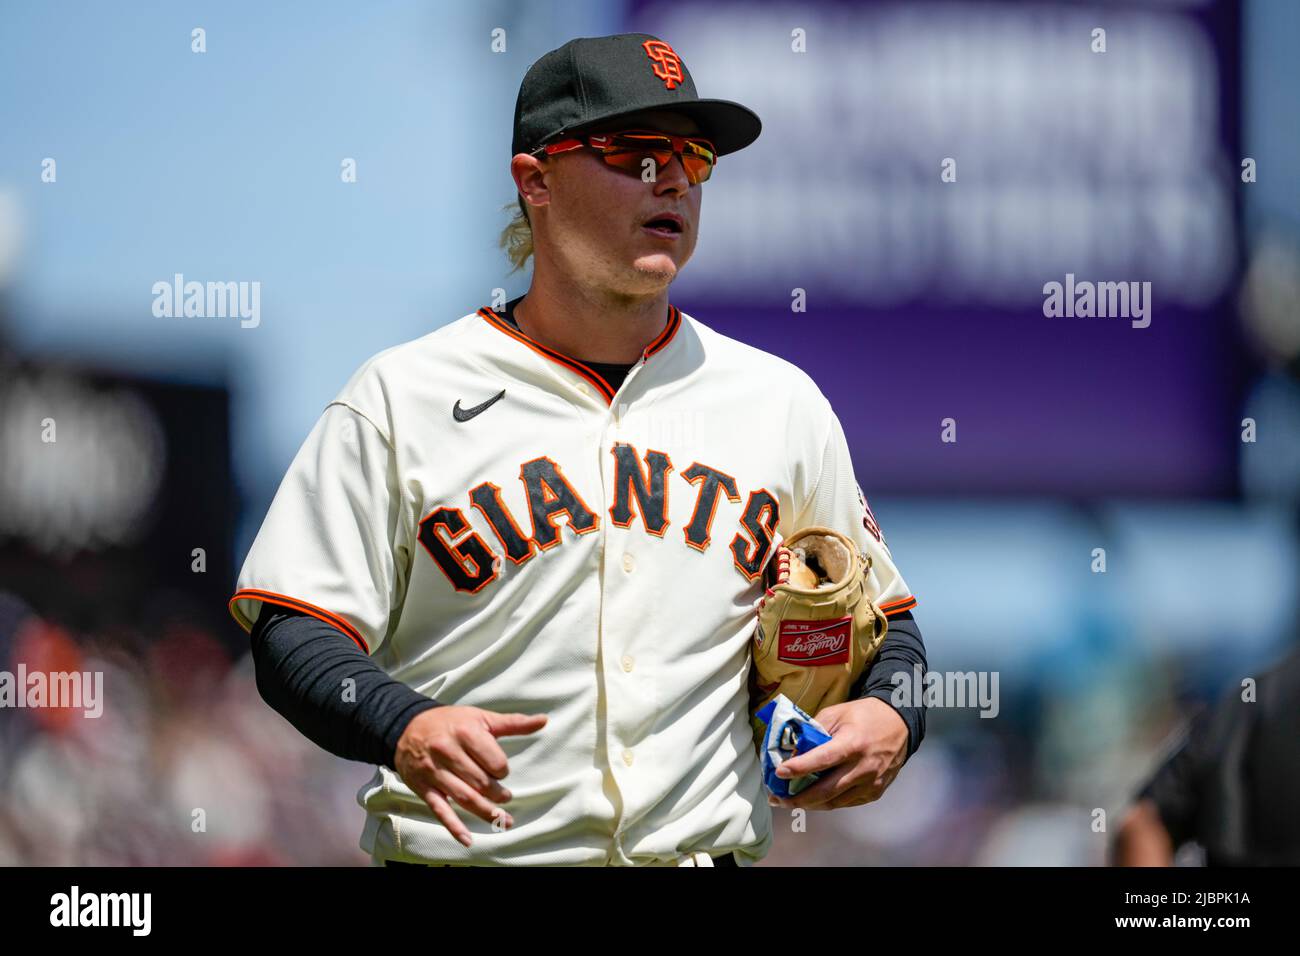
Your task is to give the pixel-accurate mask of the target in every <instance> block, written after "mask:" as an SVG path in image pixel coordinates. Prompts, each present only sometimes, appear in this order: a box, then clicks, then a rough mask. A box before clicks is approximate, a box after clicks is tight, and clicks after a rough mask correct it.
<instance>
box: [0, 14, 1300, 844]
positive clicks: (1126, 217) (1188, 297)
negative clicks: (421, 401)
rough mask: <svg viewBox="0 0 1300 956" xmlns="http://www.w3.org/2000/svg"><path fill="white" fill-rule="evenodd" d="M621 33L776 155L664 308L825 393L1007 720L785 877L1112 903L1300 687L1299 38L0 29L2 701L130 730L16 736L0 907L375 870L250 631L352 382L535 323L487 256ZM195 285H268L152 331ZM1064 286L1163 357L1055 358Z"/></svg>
mask: <svg viewBox="0 0 1300 956" xmlns="http://www.w3.org/2000/svg"><path fill="white" fill-rule="evenodd" d="M195 27H202V28H204V30H205V31H206V43H207V52H205V53H202V54H196V53H193V52H191V30H192V29H194V28H195ZM1097 27H1101V28H1104V29H1105V30H1106V33H1107V50H1106V52H1105V53H1104V54H1099V53H1093V52H1091V50H1090V44H1091V31H1092V30H1093V29H1094V28H1097ZM497 28H500V29H503V30H504V31H505V37H506V41H507V49H506V51H505V52H502V53H494V52H492V49H491V45H490V44H491V39H492V35H491V34H492V31H493V30H494V29H497ZM797 29H798V30H803V31H805V35H806V38H807V52H806V53H803V54H793V53H791V42H792V31H794V30H797ZM626 30H637V31H645V32H650V33H655V34H657V35H660V36H663V37H664V38H665V39H667V40H668V41H669V42H670V43H671V44H672V45H673V46H674V47H675V48H676V49H677V50H678V51H679V52H680V53H681V54H682V56H683V58H684V59H685V61H686V63H687V64H688V66H689V67H690V69H691V70H692V73H693V74H694V77H695V80H696V82H697V84H698V86H699V88H700V89H701V91H702V94H703V95H705V96H718V97H724V98H735V99H739V100H741V101H742V102H745V103H746V104H748V105H750V106H752V107H753V108H754V109H755V110H756V111H757V112H758V113H759V115H760V116H761V117H762V118H763V121H764V133H763V136H762V137H761V138H760V139H759V141H758V142H757V143H756V144H755V146H754V147H752V148H751V149H749V150H746V151H745V152H743V153H740V154H737V155H736V156H734V157H726V158H724V159H723V161H722V163H721V164H720V165H719V167H718V174H717V175H716V176H715V177H714V179H713V181H711V182H710V183H709V184H708V186H707V188H706V194H707V196H706V202H705V203H704V207H703V221H702V236H701V243H700V246H699V249H698V251H697V254H696V257H695V260H694V261H693V262H692V263H691V265H690V266H689V267H688V268H687V269H686V271H685V272H684V274H683V277H682V279H681V280H680V281H679V283H678V284H677V285H676V286H675V287H674V293H673V301H674V302H675V303H676V304H677V305H679V306H680V307H681V308H683V309H684V310H685V311H687V312H689V313H691V314H693V315H695V316H697V317H698V318H700V319H701V320H703V321H704V322H706V323H708V324H711V325H713V326H714V327H716V328H719V329H721V330H723V331H725V332H727V333H729V334H732V335H735V336H737V337H739V338H742V339H744V340H746V341H749V342H752V343H753V344H756V345H758V346H759V347H761V348H765V349H767V350H769V351H772V352H775V353H777V354H780V355H783V356H785V357H787V358H790V359H791V360H793V361H795V362H796V363H798V364H800V365H801V366H802V367H803V368H805V369H806V370H807V371H808V372H809V373H810V374H812V375H813V377H814V378H815V379H816V380H817V381H818V382H819V384H820V385H821V386H822V388H823V390H824V391H825V392H826V393H827V395H828V396H829V397H830V398H831V400H832V402H833V403H834V404H835V406H836V408H837V410H838V412H839V415H840V417H841V419H842V420H843V422H844V424H845V428H846V431H847V432H848V435H849V438H850V442H851V444H852V446H853V448H854V454H855V459H856V465H857V470H858V474H859V477H860V480H861V483H862V485H863V486H864V488H865V489H866V491H867V494H868V495H869V496H870V497H871V500H872V504H873V507H874V510H875V512H876V514H877V516H878V517H879V518H880V519H881V521H882V524H883V526H884V529H885V532H886V534H887V536H888V538H889V541H890V544H891V546H892V548H893V550H894V554H895V557H896V558H897V560H898V562H899V565H900V567H901V568H902V569H903V572H904V574H905V575H906V577H907V579H908V582H909V583H910V584H911V586H912V589H913V591H914V593H916V594H917V595H918V597H919V600H920V604H919V606H918V609H917V616H918V620H919V621H920V623H921V627H922V629H923V632H924V634H925V637H926V641H927V645H928V649H929V658H930V660H929V663H930V667H931V669H933V670H941V671H965V670H980V671H996V672H998V674H999V678H1000V706H999V711H998V714H997V716H996V717H995V718H992V719H987V718H981V717H980V716H979V713H978V712H977V711H976V710H974V709H964V710H956V709H952V710H942V709H932V710H931V711H930V713H929V718H928V720H929V729H928V735H927V738H926V740H925V743H924V745H923V746H922V748H921V750H920V751H919V752H918V753H917V754H916V756H915V757H913V758H912V760H911V761H910V763H909V765H908V767H907V769H906V770H905V772H904V773H902V774H901V775H900V776H899V778H898V780H897V782H896V783H895V784H894V785H893V787H892V789H891V790H890V791H889V792H888V793H887V794H886V796H885V797H884V799H882V800H881V801H880V802H878V803H876V804H872V805H870V806H867V807H861V808H857V809H854V810H847V811H840V812H837V813H834V814H815V815H812V816H811V817H810V819H809V825H808V832H807V833H800V834H792V833H789V832H787V830H788V828H787V827H785V826H784V824H783V821H782V820H780V819H778V820H777V842H776V846H775V849H774V851H773V853H772V855H771V856H770V857H769V858H768V861H769V862H773V863H798V864H879V863H889V864H920V865H929V864H959V865H960V864H976V865H981V864H1079V865H1092V864H1100V863H1102V862H1104V859H1105V852H1106V836H1107V835H1106V834H1098V833H1095V832H1094V831H1093V829H1092V827H1091V823H1092V811H1093V810H1094V808H1103V809H1105V810H1106V811H1107V812H1108V814H1109V815H1110V820H1111V821H1112V822H1113V823H1115V822H1118V814H1119V813H1120V811H1121V810H1122V809H1123V807H1124V806H1125V804H1126V802H1127V800H1128V799H1129V797H1130V795H1131V794H1132V792H1133V791H1134V789H1135V788H1136V787H1137V785H1138V784H1139V783H1140V782H1141V781H1142V779H1143V778H1144V775H1145V774H1147V773H1149V772H1150V770H1151V769H1152V768H1153V766H1154V764H1155V761H1156V760H1157V758H1158V756H1159V754H1160V752H1161V748H1162V746H1163V745H1164V743H1165V741H1166V740H1167V739H1168V738H1169V735H1170V734H1171V733H1172V732H1173V731H1174V730H1175V729H1176V728H1177V727H1178V726H1179V722H1180V720H1182V719H1183V718H1184V717H1185V716H1186V715H1187V714H1189V713H1190V712H1191V711H1192V710H1193V709H1194V708H1196V707H1197V706H1198V705H1199V704H1201V703H1202V702H1204V701H1207V700H1209V699H1210V698H1211V697H1213V696H1214V695H1215V694H1216V693H1217V692H1218V691H1220V690H1221V689H1222V688H1224V687H1226V686H1228V685H1230V684H1234V683H1236V682H1238V681H1239V680H1240V679H1241V678H1242V677H1243V676H1249V675H1251V674H1253V673H1256V672H1257V671H1258V670H1259V669H1261V668H1262V667H1264V666H1265V665H1267V664H1268V663H1270V662H1271V661H1273V660H1275V659H1276V658H1277V657H1279V656H1280V655H1281V654H1282V653H1283V651H1284V650H1285V649H1286V648H1288V647H1290V646H1292V645H1293V644H1294V643H1295V642H1296V640H1297V582H1298V581H1300V524H1298V523H1297V520H1296V515H1297V496H1298V494H1300V189H1297V181H1298V178H1297V174H1298V173H1300V124H1297V122H1296V117H1297V115H1300V111H1298V110H1297V107H1298V106H1300V102H1298V100H1300V67H1298V66H1297V59H1296V57H1295V50H1296V46H1297V42H1300V4H1297V3H1293V2H1290V0H1248V2H1242V3H1230V2H1213V0H1204V2H1193V0H1186V2H1179V0H1160V2H1155V0H1152V2H1133V3H1100V2H1094V3H1089V2H1052V0H1042V2H1035V3H1013V2H912V3H903V2H874V3H871V2H868V3H843V2H828V0H809V2H804V3H799V4H788V3H767V2H718V0H709V2H695V0H681V2H674V3H652V2H651V3H647V2H622V3H619V2H610V0H601V2H559V0H551V2H527V3H524V2H513V3H505V2H475V3H469V2H463V3H461V2H458V3H451V2H445V3H414V2H405V3H396V2H375V3H368V4H342V3H321V4H308V3H286V4H276V5H273V6H267V5H262V4H254V3H249V2H241V3H229V4H216V3H191V4H184V5H177V4H168V3H161V2H142V3H136V4H131V5H129V6H128V7H125V8H122V7H118V6H106V5H102V4H95V3H89V2H66V3H60V4H35V3H26V4H19V3H10V4H5V5H4V6H3V7H0V50H3V55H0V669H7V670H9V671H14V670H15V669H16V667H17V666H18V664H19V663H20V662H21V663H25V664H26V666H27V667H28V668H29V669H37V668H45V669H49V670H65V669H74V668H75V669H85V670H101V671H103V672H104V673H105V689H106V701H105V711H104V715H103V717H101V718H99V719H97V720H92V719H86V718H83V717H81V716H79V715H77V714H75V713H71V712H67V711H60V710H0V863H4V864H10V865H14V864H83V863H84V864H154V863H157V864H163V863H175V864H189V863H216V864H260V863H269V864H278V863H285V864H292V863H305V864H325V863H329V864H354V863H355V864H364V863H366V862H367V861H368V857H367V856H366V855H365V854H364V853H362V852H361V851H360V850H359V849H357V848H356V842H357V839H358V836H359V834H360V830H361V825H362V819H363V817H362V812H361V810H360V809H359V808H358V807H357V806H356V805H355V802H354V795H355V791H356V789H357V788H358V787H359V786H360V785H361V784H362V783H363V782H364V781H365V780H366V779H367V777H368V776H369V770H368V769H367V768H366V767H363V766H361V765H357V764H349V763H346V762H344V761H340V760H337V759H335V758H333V757H331V756H330V755H328V754H325V753H323V752H322V751H319V750H318V749H316V748H315V747H314V746H313V745H312V744H310V743H308V742H306V741H305V740H303V739H302V738H301V737H299V735H298V734H297V733H296V732H295V731H294V730H293V729H292V728H291V727H290V726H289V725H288V724H287V723H285V722H284V721H283V720H282V719H281V718H280V717H279V716H278V715H276V714H275V713H274V712H273V711H271V710H270V709H269V708H268V707H266V706H265V705H264V704H263V703H262V702H261V700H260V698H259V697H258V695H257V691H256V688H255V686H254V682H253V673H252V668H251V662H250V659H249V656H248V654H247V647H246V638H245V637H244V635H243V633H242V631H241V630H240V629H239V628H238V626H237V625H236V624H235V623H234V622H233V621H232V620H231V619H230V618H229V617H228V616H227V614H226V610H225V601H226V599H227V597H228V596H229V594H230V593H231V591H232V585H233V582H234V576H235V573H236V571H237V569H238V566H239V563H240V562H241V560H242V558H243V555H244V553H245V551H246V550H247V548H248V545H249V544H250V543H251V541H252V538H253V536H254V534H255V533H256V531H257V528H258V526H259V524H260V522H261V520H262V517H263V515H264V513H265V510H266V508H267V506H268V505H269V503H270V500H271V497H272V495H273V494H274V492H275V489H276V487H277V484H278V482H279V480H280V477H281V476H282V474H283V473H284V470H285V468H286V467H287V466H288V464H289V462H290V460H291V458H292V456H293V455H294V453H295V452H296V450H297V448H298V446H299V444H300V443H301V441H302V440H303V438H304V437H305V436H306V434H307V432H308V430H309V429H310V427H311V425H312V424H313V423H314V421H315V420H316V418H317V416H318V415H319V414H320V411H321V409H322V408H323V406H324V405H325V403H326V402H328V401H329V400H330V399H331V398H333V396H334V395H335V394H336V392H337V390H338V389H339V387H340V386H341V385H342V384H343V383H344V382H345V381H346V379H347V378H348V376H349V375H350V373H351V372H352V370H353V369H354V368H355V367H356V366H357V365H359V364H360V362H361V361H362V360H363V359H364V358H366V357H368V356H369V355H371V354H373V353H375V352H377V351H379V350H381V349H383V348H386V347H388V346H390V345H393V344H396V343H399V342H402V341H406V340H408V339H411V338H415V337H417V336H419V335H422V334H424V333H425V332H427V331H430V330H432V329H434V328H436V327H437V326H439V325H441V324H444V323H446V322H448V321H451V320H452V319H455V318H458V317H459V316H461V315H464V314H465V313H467V312H470V311H473V310H474V309H475V308H477V307H478V306H480V305H483V304H486V303H488V302H489V300H490V298H491V295H492V290H494V289H497V288H503V289H505V290H506V292H507V293H508V295H509V296H514V295H517V294H519V293H520V292H522V291H524V290H525V289H526V287H527V281H528V280H527V276H526V275H520V274H515V275H513V276H508V275H507V268H508V265H507V263H506V260H505V257H504V256H503V255H502V254H501V253H500V252H499V250H498V249H497V247H496V237H497V234H498V232H499V230H500V228H501V227H502V226H503V225H504V224H505V222H506V215H507V214H506V213H505V212H504V211H503V207H504V206H505V205H506V204H507V203H510V202H511V201H512V200H513V198H514V191H513V188H512V183H511V181H510V177H509V173H508V153H509V148H508V147H509V139H510V120H511V116H512V110H513V106H514V97H515V93H516V91H517V89H518V84H519V81H520V79H521V78H522V75H523V72H524V70H525V69H526V68H527V66H528V64H530V63H531V62H532V61H533V60H534V59H536V57H538V56H540V55H541V54H542V53H544V52H545V51H547V50H549V49H552V48H554V47H556V46H558V45H560V44H561V43H563V42H564V41H565V40H567V39H569V38H571V37H573V36H579V35H585V36H590V35H600V34H607V33H615V32H623V31H626ZM943 157H953V158H955V159H956V160H957V163H958V181H957V183H955V184H941V183H940V182H939V177H938V172H939V162H940V160H941V159H942V158H943ZM1245 157H1250V158H1252V159H1254V160H1255V161H1256V163H1257V169H1258V179H1257V181H1256V182H1253V183H1249V184H1246V183H1243V182H1242V181H1241V162H1242V159H1243V158H1245ZM347 158H352V159H355V161H356V164H357V182H355V183H350V184H345V183H343V182H341V181H340V164H341V163H342V162H343V161H344V160H345V159H347ZM48 159H53V160H54V161H55V164H56V165H55V166H54V167H53V168H54V169H55V171H56V178H55V181H53V182H48V181H44V179H43V174H45V178H48V170H49V168H50V167H49V165H48V163H47V162H46V161H47V160H48ZM177 273H180V274H183V275H184V276H185V277H186V278H187V279H191V280H197V281H201V282H206V281H236V282H239V281H249V282H252V281H257V282H260V283H261V289H262V300H261V314H260V321H259V322H258V323H257V324H256V325H255V326H251V325H250V327H244V324H241V322H240V321H239V320H238V319H235V318H225V319H222V318H158V317H155V315H154V314H153V311H152V306H153V299H154V296H153V293H152V291H151V290H152V287H153V284H154V283H155V282H158V281H163V282H170V281H171V280H172V277H173V276H174V275H175V274H177ZM1066 273H1073V274H1075V275H1076V276H1078V277H1079V278H1080V279H1090V280H1134V281H1150V282H1151V283H1152V288H1153V299H1154V310H1153V319H1152V324H1151V326H1150V327H1149V328H1146V329H1135V328H1132V327H1131V326H1130V324H1129V322H1128V321H1126V320H1117V319H1095V318H1094V319H1080V318H1076V319H1048V318H1044V316H1043V315H1042V310H1041V307H1042V286H1043V284H1044V283H1045V282H1048V281H1053V280H1056V281H1063V279H1064V276H1065V274H1066ZM794 288H802V289H805V290H806V291H807V296H808V311H807V312H806V313H795V314H792V313H791V310H790V296H791V289H794ZM868 376H869V377H868ZM868 381H870V382H871V383H872V384H870V385H868ZM948 417H951V418H954V419H955V420H956V421H957V427H958V441H957V442H956V444H945V443H941V442H940V441H939V432H940V421H941V420H942V419H944V418H948ZM1247 417H1249V418H1253V419H1254V420H1255V421H1256V422H1257V429H1258V433H1257V435H1258V440H1257V441H1256V442H1254V443H1243V441H1242V440H1241V432H1242V420H1243V419H1244V418H1247ZM45 418H53V419H55V420H56V421H57V423H58V426H57V427H58V429H59V432H58V435H59V438H58V441H57V443H55V444H44V443H42V442H41V441H40V432H41V428H42V424H41V422H42V420H43V419H45ZM753 428H754V431H755V433H756V434H758V433H760V432H761V430H762V428H763V424H762V423H761V422H754V423H753ZM1096 548H1104V549H1106V555H1107V570H1106V573H1104V574H1097V573H1093V571H1092V563H1093V550H1094V549H1096ZM195 549H203V560H204V561H205V568H204V569H203V570H195V568H196V565H195V561H196V557H195ZM200 807H201V808H203V809H204V810H205V811H206V820H207V830H206V832H203V833H194V832H192V829H191V821H192V812H193V810H194V808H200ZM1180 859H1181V861H1182V862H1190V863H1194V862H1196V859H1195V849H1194V848H1193V849H1192V851H1190V852H1186V853H1184V854H1183V856H1182V857H1181V858H1180Z"/></svg>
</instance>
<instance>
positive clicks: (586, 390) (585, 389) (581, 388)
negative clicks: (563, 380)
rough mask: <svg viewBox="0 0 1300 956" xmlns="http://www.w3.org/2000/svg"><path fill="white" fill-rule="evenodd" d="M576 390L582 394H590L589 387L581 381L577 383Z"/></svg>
mask: <svg viewBox="0 0 1300 956" xmlns="http://www.w3.org/2000/svg"><path fill="white" fill-rule="evenodd" d="M578 391H580V392H582V394H583V395H590V394H591V389H589V388H588V387H587V386H586V385H584V384H582V383H581V382H579V383H578Z"/></svg>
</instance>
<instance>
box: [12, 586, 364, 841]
mask: <svg viewBox="0 0 1300 956" xmlns="http://www.w3.org/2000/svg"><path fill="white" fill-rule="evenodd" d="M231 627H235V625H234V624H233V623H232V624H231ZM0 650H2V651H3V661H4V663H3V669H5V670H7V671H9V672H10V673H15V672H16V670H17V666H18V662H20V661H21V662H25V663H26V666H27V669H28V671H29V672H30V671H35V670H43V671H50V672H58V671H81V672H91V673H94V672H100V673H102V674H103V688H104V701H103V712H102V715H101V716H99V717H88V716H85V715H84V713H82V712H81V711H76V710H71V709H68V708H50V707H47V708H15V709H5V710H2V711H0V864H3V865H8V866H14V865H44V866H77V865H107V866H119V865H122V866H136V865H160V866H161V865H169V866H187V865H216V866H222V865H229V866H240V865H279V864H306V865H344V864H355V863H366V862H368V859H369V858H368V856H367V855H366V854H365V853H363V852H362V851H361V850H360V849H359V848H358V847H357V839H358V837H359V836H360V832H361V820H362V814H361V810H360V808H358V807H357V805H356V803H355V794H356V791H357V789H358V788H359V787H360V786H361V784H362V783H364V782H365V780H366V779H367V778H368V777H369V775H370V771H369V769H368V768H366V767H363V766H361V765H359V764H349V763H347V762H345V761H341V760H338V759H337V758H335V757H333V756H331V755H330V754H327V753H325V752H324V751H322V750H320V749H319V748H317V747H316V746H315V745H314V744H312V743H310V742H309V741H307V740H306V739H305V738H303V737H302V736H301V735H299V734H298V732H297V731H295V730H294V729H293V728H292V727H291V726H290V725H289V724H288V723H286V722H285V721H284V720H283V719H282V718H281V717H280V716H279V715H278V714H277V713H275V712H274V711H272V710H271V709H270V708H269V707H267V706H266V705H265V704H264V703H262V701H261V699H260V698H259V697H258V694H257V688H256V686H255V683H254V676H253V669H252V661H251V658H250V657H249V656H248V655H243V656H240V657H237V658H235V659H232V657H231V655H230V654H229V653H228V651H227V650H226V646H225V645H224V644H223V642H222V641H220V640H218V639H217V637H216V636H215V635H213V634H212V633H210V632H208V631H206V630H204V629H202V628H201V627H198V626H195V625H194V624H193V623H192V622H190V621H187V620H186V619H185V618H184V617H178V618H177V619H176V620H175V621H173V622H171V623H169V624H165V625H163V627H162V628H161V631H160V632H159V633H148V634H146V633H140V632H138V631H136V630H134V629H133V628H132V627H131V625H130V623H129V622H126V623H120V624H115V623H111V622H107V621H104V622H101V623H100V625H99V626H98V627H97V628H95V629H94V630H92V631H90V632H75V633H74V632H70V631H69V630H66V629H64V628H61V627H59V626H57V625H55V624H52V623H50V622H48V621H46V620H43V619H42V618H40V617H39V616H37V615H36V614H34V613H33V612H32V611H31V609H30V608H29V607H27V605H26V604H25V603H24V602H23V601H22V600H21V599H20V598H18V597H17V596H16V595H13V594H11V593H8V592H5V591H3V590H0Z"/></svg>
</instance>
